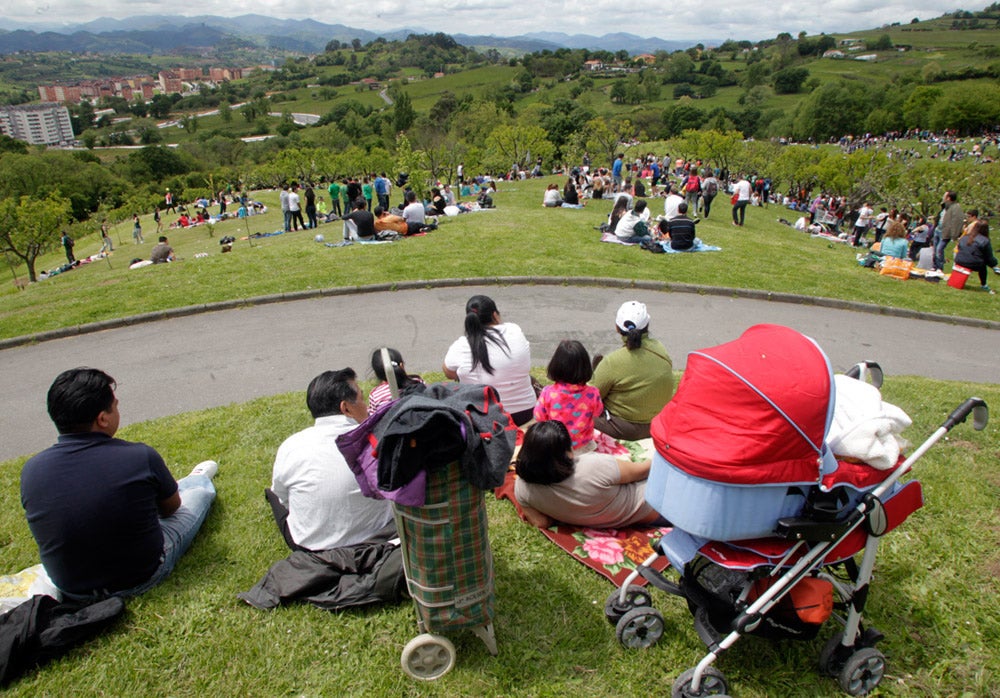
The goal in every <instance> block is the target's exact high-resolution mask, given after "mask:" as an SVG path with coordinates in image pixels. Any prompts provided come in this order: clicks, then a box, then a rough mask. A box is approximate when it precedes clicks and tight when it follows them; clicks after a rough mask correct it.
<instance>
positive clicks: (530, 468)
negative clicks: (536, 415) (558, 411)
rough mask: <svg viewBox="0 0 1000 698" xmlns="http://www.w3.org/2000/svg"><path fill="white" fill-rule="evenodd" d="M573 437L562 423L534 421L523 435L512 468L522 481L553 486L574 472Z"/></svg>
mask: <svg viewBox="0 0 1000 698" xmlns="http://www.w3.org/2000/svg"><path fill="white" fill-rule="evenodd" d="M572 449H573V440H572V439H571V438H570V436H569V430H568V429H566V425H565V424H563V423H562V422H557V421H549V422H536V423H535V424H532V425H531V426H530V427H529V428H528V431H527V432H526V433H525V435H524V442H523V443H522V445H521V451H520V453H518V456H517V460H516V461H514V469H515V470H516V471H517V476H518V477H519V478H521V479H523V480H524V481H525V482H531V483H534V484H536V485H553V484H555V483H557V482H562V481H563V480H565V479H566V478H568V477H569V476H570V475H572V474H573V471H574V468H575V464H574V461H573V454H572Z"/></svg>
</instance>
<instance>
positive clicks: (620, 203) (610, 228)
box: [603, 196, 629, 233]
mask: <svg viewBox="0 0 1000 698" xmlns="http://www.w3.org/2000/svg"><path fill="white" fill-rule="evenodd" d="M628 202H629V200H628V198H626V197H624V196H620V197H618V198H617V199H615V204H614V206H613V207H612V208H611V213H609V214H608V222H607V223H605V224H604V228H603V230H605V231H607V232H610V233H614V232H615V229H616V228H617V227H618V221H620V220H621V219H622V216H624V215H625V214H626V213H628Z"/></svg>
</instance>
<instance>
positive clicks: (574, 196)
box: [562, 177, 582, 206]
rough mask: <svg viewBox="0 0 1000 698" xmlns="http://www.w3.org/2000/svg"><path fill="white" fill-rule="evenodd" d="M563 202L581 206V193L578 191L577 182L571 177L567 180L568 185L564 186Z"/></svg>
mask: <svg viewBox="0 0 1000 698" xmlns="http://www.w3.org/2000/svg"><path fill="white" fill-rule="evenodd" d="M562 196H563V203H564V204H567V205H569V206H581V205H582V204H581V203H580V193H579V191H577V188H576V182H575V181H573V178H572V177H570V178H569V179H567V180H566V186H564V187H563V195H562Z"/></svg>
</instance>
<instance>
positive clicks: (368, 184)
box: [361, 177, 375, 211]
mask: <svg viewBox="0 0 1000 698" xmlns="http://www.w3.org/2000/svg"><path fill="white" fill-rule="evenodd" d="M374 192H375V188H374V187H373V186H372V181H371V179H369V178H368V177H365V180H364V184H362V185H361V196H363V197H365V201H366V202H367V203H368V210H369V211H371V210H372V195H373V194H374Z"/></svg>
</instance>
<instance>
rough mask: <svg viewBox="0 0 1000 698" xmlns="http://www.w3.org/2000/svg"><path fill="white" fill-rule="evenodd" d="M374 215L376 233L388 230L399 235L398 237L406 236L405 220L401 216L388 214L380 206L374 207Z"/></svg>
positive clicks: (407, 228)
mask: <svg viewBox="0 0 1000 698" xmlns="http://www.w3.org/2000/svg"><path fill="white" fill-rule="evenodd" d="M374 213H375V232H376V233H381V232H382V231H385V230H390V231H392V232H394V233H399V234H400V235H406V234H407V232H408V231H409V227H408V226H407V224H406V219H405V218H403V217H402V216H397V215H396V214H395V213H389V212H388V211H386V210H385V209H384V208H382V207H381V206H376V207H375V211H374Z"/></svg>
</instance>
